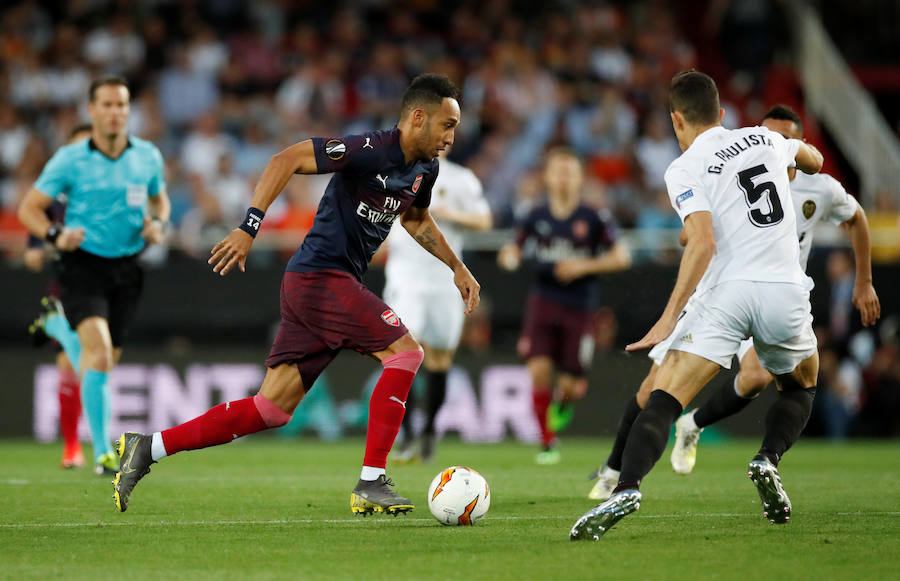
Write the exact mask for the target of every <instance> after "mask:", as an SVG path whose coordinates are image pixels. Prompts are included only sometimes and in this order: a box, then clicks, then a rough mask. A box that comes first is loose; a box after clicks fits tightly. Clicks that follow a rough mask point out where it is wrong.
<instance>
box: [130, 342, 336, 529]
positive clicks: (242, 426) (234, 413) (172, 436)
mask: <svg viewBox="0 0 900 581" xmlns="http://www.w3.org/2000/svg"><path fill="white" fill-rule="evenodd" d="M333 357H334V356H333V355H332V356H331V358H332V359H333ZM329 361H330V359H329ZM301 373H302V370H301V366H300V365H295V364H293V363H282V364H279V365H277V366H276V367H274V368H270V369H269V370H268V371H267V372H266V377H265V378H264V379H263V384H262V387H260V390H259V393H257V394H256V395H255V396H253V397H248V398H244V399H239V400H235V401H229V402H226V403H222V404H219V405H217V406H215V407H213V408H211V409H209V410H208V411H207V412H206V413H204V414H203V415H200V416H198V417H196V418H194V419H192V420H189V421H187V422H184V423H183V424H180V425H177V426H175V427H173V428H169V429H168V430H163V431H162V432H155V433H153V434H152V435H144V434H137V433H133V432H128V433H125V434H122V435H121V436H120V438H119V441H118V445H117V450H116V451H117V453H118V456H119V458H120V466H119V471H118V473H117V474H116V479H115V481H114V482H113V488H114V498H115V501H116V508H118V509H119V511H120V512H125V510H127V509H128V502H129V501H130V498H131V493H132V491H133V490H134V487H135V485H136V484H137V483H138V481H139V480H140V479H141V478H143V477H144V476H145V475H146V474H147V473H148V472H150V465H151V464H153V463H155V462H157V461H159V460H161V459H162V458H164V457H166V456H171V455H172V454H176V453H178V452H183V451H186V450H198V449H201V448H208V447H210V446H218V445H220V444H227V443H228V442H231V441H232V440H234V439H236V438H239V437H241V436H246V435H248V434H254V433H256V432H260V431H262V430H266V429H269V428H276V427H279V426H283V425H285V424H286V423H288V421H290V419H291V414H292V413H293V412H294V409H296V407H297V405H299V403H300V400H302V399H303V396H304V395H305V393H306V392H305V391H304V388H303V379H302V376H301Z"/></svg>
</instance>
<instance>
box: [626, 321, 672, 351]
mask: <svg viewBox="0 0 900 581" xmlns="http://www.w3.org/2000/svg"><path fill="white" fill-rule="evenodd" d="M677 322H678V319H677V318H675V319H668V318H665V319H660V320H658V321H657V322H656V324H655V325H653V327H652V328H651V329H650V330H649V331H647V334H646V335H644V337H643V338H642V339H641V340H640V341H638V342H637V343H632V344H631V345H626V346H625V351H640V350H641V349H649V348H651V347H653V346H654V345H656V344H657V343H661V342H662V341H664V340H665V338H666V337H668V336H669V335H671V334H672V331H673V330H674V329H675V323H677Z"/></svg>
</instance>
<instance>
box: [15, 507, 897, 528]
mask: <svg viewBox="0 0 900 581" xmlns="http://www.w3.org/2000/svg"><path fill="white" fill-rule="evenodd" d="M834 514H835V515H837V516H900V512H896V511H886V512H838V513H834ZM756 516H757V515H756V514H755V513H728V512H722V513H697V514H641V515H635V516H633V517H632V518H637V519H670V518H739V517H756ZM574 518H576V516H574V515H556V516H548V515H535V516H496V517H490V518H489V520H492V521H493V520H499V521H516V520H563V519H564V520H571V519H574ZM366 520H368V519H363V518H360V517H356V518H343V519H315V518H304V519H278V520H223V521H205V520H198V521H158V522H121V521H118V522H115V521H114V522H93V523H89V522H85V523H73V522H69V523H65V522H57V523H0V528H6V529H25V528H75V527H94V528H103V527H144V528H149V527H191V526H248V525H249V526H269V525H286V524H288V525H289V524H320V523H321V524H345V523H347V524H349V523H358V522H365V521H366ZM373 520H379V517H374V518H373ZM380 520H381V522H417V523H422V522H432V520H433V519H430V518H402V520H396V521H395V520H393V519H392V520H385V519H384V518H381V519H380Z"/></svg>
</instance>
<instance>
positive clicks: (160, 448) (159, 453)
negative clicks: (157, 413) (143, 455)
mask: <svg viewBox="0 0 900 581" xmlns="http://www.w3.org/2000/svg"><path fill="white" fill-rule="evenodd" d="M166 456H168V453H166V447H165V446H164V445H163V439H162V433H160V432H153V443H152V444H151V445H150V457H151V458H153V461H154V462H156V461H157V460H159V459H160V458H165V457H166Z"/></svg>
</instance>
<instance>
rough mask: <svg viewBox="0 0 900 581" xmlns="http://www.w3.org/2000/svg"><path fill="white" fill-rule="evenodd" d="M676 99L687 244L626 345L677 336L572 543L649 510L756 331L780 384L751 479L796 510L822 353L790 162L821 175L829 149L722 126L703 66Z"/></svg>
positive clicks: (767, 502)
mask: <svg viewBox="0 0 900 581" xmlns="http://www.w3.org/2000/svg"><path fill="white" fill-rule="evenodd" d="M669 103H670V111H671V117H672V125H673V127H674V129H675V135H676V137H677V138H678V144H679V146H680V147H681V150H682V151H683V152H684V153H683V154H682V155H681V156H680V157H679V158H678V159H676V160H675V161H673V162H672V163H671V164H670V165H669V168H668V169H667V170H666V175H665V179H666V188H667V190H668V191H669V198H670V199H671V200H672V206H673V207H674V208H675V210H676V211H677V212H678V215H679V217H680V218H681V219H682V221H683V222H684V230H683V233H684V241H685V250H684V255H683V256H682V258H681V264H680V266H679V269H678V277H677V279H676V281H675V288H674V290H673V291H672V295H671V297H670V298H669V302H668V304H667V305H666V308H665V310H664V311H663V314H662V316H661V317H660V319H659V321H657V323H656V324H655V325H654V326H653V327H652V328H651V329H650V331H649V332H648V333H647V334H646V335H645V336H644V337H643V338H642V339H641V340H640V341H638V342H636V343H633V344H631V345H628V346H627V347H626V350H628V351H635V350H638V349H645V348H648V347H652V346H654V345H657V344H659V343H662V342H663V341H665V340H666V338H668V337H669V336H670V335H673V334H674V337H675V340H674V341H673V342H672V344H671V345H670V346H669V350H668V353H667V354H666V356H665V359H664V360H663V362H662V365H661V366H660V368H659V371H658V373H657V374H656V378H655V380H654V382H653V390H652V391H651V393H650V397H649V398H648V399H647V403H646V406H645V407H644V409H643V410H642V411H641V412H640V413H639V414H638V416H637V418H636V419H635V421H634V424H633V425H632V427H631V430H630V432H629V434H628V439H627V442H626V444H625V450H624V452H623V454H622V471H621V474H620V475H619V483H618V484H617V485H616V487H615V488H614V489H613V493H612V495H611V496H610V497H609V499H608V500H606V501H605V502H603V503H601V504H599V505H597V506H595V507H594V508H592V509H591V510H589V511H588V512H586V513H585V514H584V515H582V516H581V518H579V519H578V521H577V522H576V523H575V525H574V526H573V527H572V530H571V532H570V533H569V538H570V539H572V540H597V539H599V538H600V537H601V536H602V535H603V534H604V533H606V532H607V531H608V530H609V529H610V527H612V526H614V525H615V524H616V523H617V522H619V520H621V519H622V518H623V517H625V516H627V515H629V514H631V513H632V512H634V511H636V510H637V509H639V508H640V502H641V492H640V485H641V481H642V480H643V478H644V477H645V476H646V475H647V474H648V473H649V472H650V470H651V469H652V468H653V465H654V464H655V463H656V461H657V460H659V457H660V456H661V455H662V452H663V450H664V449H665V446H666V442H667V441H668V439H669V432H670V431H671V427H672V424H673V423H674V422H675V420H676V418H677V417H678V416H679V415H680V414H681V412H682V410H683V409H684V406H686V405H687V404H688V403H689V402H690V401H691V400H692V399H693V398H694V397H695V396H696V395H697V393H699V391H700V390H701V389H702V388H703V386H704V385H706V383H707V382H708V381H709V380H710V379H712V378H713V377H715V375H716V374H717V373H718V372H719V369H720V368H722V367H724V368H726V369H727V368H729V367H730V366H731V360H732V358H733V357H734V354H735V353H737V351H738V349H739V348H740V344H741V341H743V340H744V339H747V338H749V337H753V338H754V347H755V349H756V351H757V356H758V357H759V360H760V363H761V364H762V366H763V367H764V368H765V369H766V370H768V371H769V372H770V373H772V374H773V375H774V376H775V378H776V381H777V382H778V387H779V394H778V399H777V400H776V401H775V403H773V404H772V406H771V407H770V408H769V412H768V414H767V416H766V424H765V425H766V428H765V436H764V437H763V443H762V446H761V447H760V449H759V453H758V454H757V455H756V456H755V457H754V458H753V460H751V461H750V464H749V466H748V470H749V476H750V478H751V480H752V481H753V483H754V484H755V485H756V489H757V493H758V494H759V497H760V501H761V504H762V508H763V515H764V516H765V517H767V518H768V519H770V520H771V522H773V523H785V522H787V521H788V520H789V519H790V512H791V504H790V500H789V498H788V496H787V493H785V491H784V488H783V487H782V485H781V477H780V475H779V473H778V463H779V461H780V460H781V457H782V456H783V455H784V453H785V452H786V451H787V450H788V449H789V448H790V447H791V446H792V445H793V443H794V442H795V441H796V440H797V438H798V437H799V436H800V432H801V431H802V430H803V427H804V426H805V425H806V421H807V420H808V419H809V414H810V412H811V411H812V404H813V398H814V397H815V391H816V380H817V375H818V368H819V357H818V353H817V350H816V336H815V334H814V333H813V329H812V315H811V314H810V304H809V290H810V289H811V288H812V281H811V280H810V279H809V277H807V276H806V274H805V273H804V272H803V269H802V268H801V267H800V247H799V244H798V241H797V224H796V217H795V215H794V208H793V204H792V203H791V200H790V198H789V196H790V188H789V182H788V175H787V169H788V167H794V166H796V167H797V168H798V169H800V170H801V171H803V172H805V173H817V172H818V171H819V170H820V169H821V168H822V154H820V153H819V152H818V151H817V150H816V149H815V148H814V147H812V146H810V145H807V144H806V143H804V142H802V141H800V140H797V139H785V138H784V137H782V136H781V135H780V134H779V133H777V132H775V131H770V130H769V129H767V128H765V127H745V128H741V129H736V130H728V129H725V128H724V127H722V126H721V120H722V116H723V114H724V110H723V109H721V107H720V106H719V93H718V89H717V88H716V84H715V82H714V81H713V80H712V79H711V78H710V77H709V76H707V75H705V74H703V73H700V72H697V71H688V72H685V73H680V74H678V75H676V76H675V77H674V78H673V79H672V86H671V89H670V101H669ZM695 290H696V297H695V298H694V300H693V304H692V307H691V308H690V309H689V310H688V311H687V312H685V311H684V308H685V306H686V305H687V303H688V299H690V298H691V296H692V295H693V294H694V292H695Z"/></svg>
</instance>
